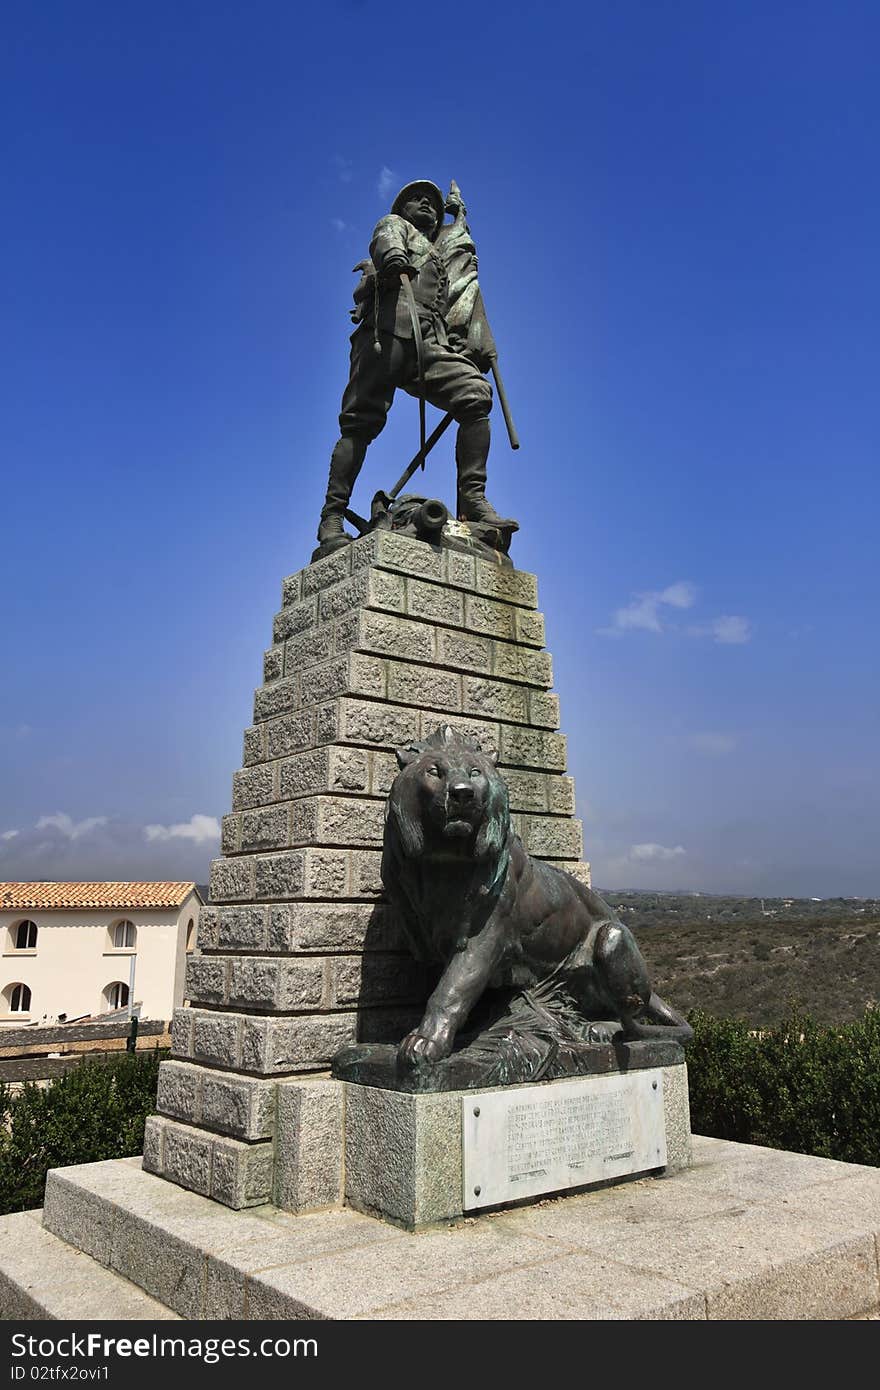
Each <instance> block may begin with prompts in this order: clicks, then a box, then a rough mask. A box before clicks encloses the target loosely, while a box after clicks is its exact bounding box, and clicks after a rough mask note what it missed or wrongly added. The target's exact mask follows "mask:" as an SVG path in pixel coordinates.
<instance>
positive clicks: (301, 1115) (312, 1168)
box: [274, 1080, 345, 1212]
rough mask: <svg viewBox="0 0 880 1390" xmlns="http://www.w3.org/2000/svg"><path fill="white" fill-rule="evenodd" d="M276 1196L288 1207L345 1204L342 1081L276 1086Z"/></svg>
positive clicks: (304, 1209) (317, 1081)
mask: <svg viewBox="0 0 880 1390" xmlns="http://www.w3.org/2000/svg"><path fill="white" fill-rule="evenodd" d="M276 1092H277V1105H278V1128H277V1137H276V1143H275V1186H274V1201H275V1203H276V1205H277V1206H279V1207H283V1208H284V1210H285V1211H297V1212H299V1211H308V1210H310V1209H314V1208H316V1207H331V1206H337V1205H339V1204H341V1202H342V1198H343V1176H342V1165H343V1153H344V1143H345V1131H344V1123H343V1120H344V1111H343V1084H342V1082H341V1081H324V1080H315V1081H282V1082H279V1083H278V1085H277V1088H276Z"/></svg>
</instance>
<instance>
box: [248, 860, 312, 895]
mask: <svg viewBox="0 0 880 1390" xmlns="http://www.w3.org/2000/svg"><path fill="white" fill-rule="evenodd" d="M304 884H305V860H304V855H303V851H302V850H290V851H288V852H287V853H286V854H267V855H262V856H261V857H260V858H259V859H257V860H256V871H255V879H254V893H253V896H254V897H256V898H295V897H297V896H298V895H299V894H301V893H302V892H303V891H304Z"/></svg>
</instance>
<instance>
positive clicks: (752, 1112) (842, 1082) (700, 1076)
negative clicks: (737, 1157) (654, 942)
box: [687, 1008, 880, 1166]
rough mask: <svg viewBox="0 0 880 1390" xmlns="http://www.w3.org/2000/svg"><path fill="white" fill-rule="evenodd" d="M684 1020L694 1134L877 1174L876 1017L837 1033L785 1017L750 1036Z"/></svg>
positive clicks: (703, 1020) (879, 1062)
mask: <svg viewBox="0 0 880 1390" xmlns="http://www.w3.org/2000/svg"><path fill="white" fill-rule="evenodd" d="M689 1019H690V1023H691V1025H692V1027H693V1029H694V1041H693V1043H692V1044H691V1046H690V1047H689V1048H688V1054H687V1061H688V1084H689V1088H690V1096H691V1127H692V1129H693V1130H694V1133H696V1134H708V1135H712V1136H713V1137H714V1138H717V1139H733V1140H737V1141H738V1142H740V1143H745V1144H761V1145H764V1146H766V1147H767V1148H772V1149H792V1150H794V1151H795V1152H796V1153H808V1154H815V1155H817V1156H818V1157H820V1158H837V1159H842V1160H843V1161H844V1162H847V1163H867V1164H873V1165H875V1166H880V1010H878V1009H873V1008H869V1009H868V1010H866V1012H865V1014H864V1016H863V1018H861V1019H860V1020H859V1021H858V1022H856V1023H847V1024H843V1025H841V1026H839V1027H824V1026H822V1025H820V1024H818V1023H817V1022H816V1021H815V1020H814V1019H813V1018H811V1017H810V1016H809V1015H808V1014H806V1013H802V1012H800V1011H799V1010H795V1011H793V1012H792V1013H791V1014H790V1016H789V1018H788V1019H787V1020H786V1021H785V1022H784V1023H781V1024H779V1025H778V1026H776V1027H773V1028H767V1029H764V1030H762V1031H761V1032H759V1033H755V1032H754V1031H753V1030H752V1029H751V1028H750V1025H749V1024H748V1023H747V1022H746V1021H745V1020H744V1019H716V1018H712V1017H711V1016H710V1015H709V1014H705V1013H703V1012H701V1011H700V1010H695V1011H694V1012H693V1013H692V1014H690V1015H689Z"/></svg>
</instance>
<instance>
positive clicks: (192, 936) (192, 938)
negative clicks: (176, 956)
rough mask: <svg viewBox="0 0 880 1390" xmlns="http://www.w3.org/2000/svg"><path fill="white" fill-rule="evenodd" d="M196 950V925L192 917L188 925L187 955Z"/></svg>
mask: <svg viewBox="0 0 880 1390" xmlns="http://www.w3.org/2000/svg"><path fill="white" fill-rule="evenodd" d="M195 949H196V924H195V922H194V921H193V919H192V917H190V919H189V921H188V922H187V924H186V950H187V955H189V953H190V952H191V951H194V950H195Z"/></svg>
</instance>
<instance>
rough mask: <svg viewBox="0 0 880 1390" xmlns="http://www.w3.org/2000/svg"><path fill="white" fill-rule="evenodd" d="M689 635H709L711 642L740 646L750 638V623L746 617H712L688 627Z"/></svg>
mask: <svg viewBox="0 0 880 1390" xmlns="http://www.w3.org/2000/svg"><path fill="white" fill-rule="evenodd" d="M688 636H689V637H711V638H712V641H713V642H721V643H723V644H724V645H727V646H740V645H742V643H744V642H750V641H751V640H752V625H751V623H750V621H749V619H748V618H742V617H738V616H736V615H733V614H731V615H729V616H727V617H723V618H712V620H711V621H710V622H708V623H699V624H697V626H695V627H689V628H688Z"/></svg>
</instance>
